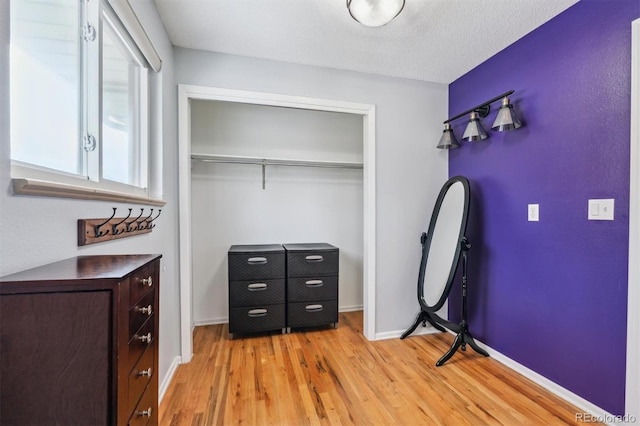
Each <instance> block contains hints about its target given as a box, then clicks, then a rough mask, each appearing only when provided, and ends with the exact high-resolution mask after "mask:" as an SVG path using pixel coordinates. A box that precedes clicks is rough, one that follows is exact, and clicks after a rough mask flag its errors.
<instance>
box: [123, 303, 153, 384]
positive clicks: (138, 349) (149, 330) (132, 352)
mask: <svg viewBox="0 0 640 426" xmlns="http://www.w3.org/2000/svg"><path fill="white" fill-rule="evenodd" d="M154 328H155V316H154V315H152V316H150V317H149V319H147V322H145V323H144V325H143V326H142V327H140V329H139V330H138V331H137V332H136V333H135V334H134V335H133V336H132V337H131V340H130V341H129V366H133V365H135V364H136V363H137V362H138V359H140V355H142V352H144V350H145V349H147V348H148V347H149V346H151V345H155V341H156V338H157V337H158V336H154ZM129 371H130V370H127V372H129Z"/></svg>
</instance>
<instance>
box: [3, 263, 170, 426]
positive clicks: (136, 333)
mask: <svg viewBox="0 0 640 426" xmlns="http://www.w3.org/2000/svg"><path fill="white" fill-rule="evenodd" d="M160 257H161V255H104V256H80V257H76V258H72V259H67V260H63V261H60V262H56V263H52V264H49V265H44V266H41V267H38V268H34V269H30V270H28V271H24V272H20V273H17V274H13V275H7V276H5V277H1V278H0V359H1V363H0V364H1V365H0V423H2V424H3V425H53V424H59V425H127V424H130V425H147V424H150V425H157V424H158V417H157V415H158V410H157V408H158V376H157V373H156V371H157V366H158V306H159V289H158V286H159V283H160V279H159V278H160Z"/></svg>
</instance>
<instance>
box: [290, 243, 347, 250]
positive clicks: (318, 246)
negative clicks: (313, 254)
mask: <svg viewBox="0 0 640 426" xmlns="http://www.w3.org/2000/svg"><path fill="white" fill-rule="evenodd" d="M283 246H284V248H285V249H287V251H331V250H338V247H336V246H332V245H331V244H327V243H302V244H283Z"/></svg>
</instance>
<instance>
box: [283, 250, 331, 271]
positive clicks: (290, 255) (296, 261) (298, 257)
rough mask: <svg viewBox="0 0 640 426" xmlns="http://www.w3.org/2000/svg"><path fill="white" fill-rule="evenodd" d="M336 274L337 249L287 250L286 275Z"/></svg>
mask: <svg viewBox="0 0 640 426" xmlns="http://www.w3.org/2000/svg"><path fill="white" fill-rule="evenodd" d="M337 274H338V250H337V249H335V250H331V251H327V250H313V251H289V250H287V276H289V277H309V276H318V275H337Z"/></svg>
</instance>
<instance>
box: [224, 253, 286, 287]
mask: <svg viewBox="0 0 640 426" xmlns="http://www.w3.org/2000/svg"><path fill="white" fill-rule="evenodd" d="M284 268H285V263H284V249H283V248H282V246H281V245H280V244H264V245H244V246H231V248H230V249H229V280H230V281H243V280H252V279H255V278H258V279H263V278H284V277H285V274H284Z"/></svg>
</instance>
